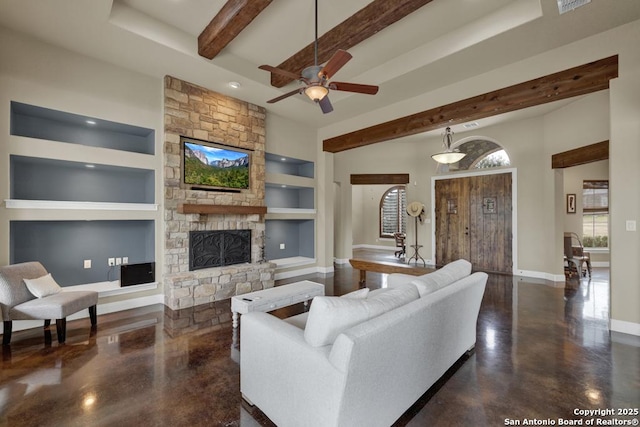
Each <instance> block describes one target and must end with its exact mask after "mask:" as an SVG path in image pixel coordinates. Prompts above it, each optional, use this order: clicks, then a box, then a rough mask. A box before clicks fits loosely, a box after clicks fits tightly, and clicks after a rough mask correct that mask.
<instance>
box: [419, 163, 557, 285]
mask: <svg viewBox="0 0 640 427" xmlns="http://www.w3.org/2000/svg"><path fill="white" fill-rule="evenodd" d="M503 173H510V174H511V261H512V263H513V267H512V274H513V275H514V276H517V275H519V274H518V271H519V269H518V169H516V168H504V169H503V168H493V169H479V170H477V171H465V172H461V173H450V174H447V175H435V176H432V177H431V218H432V219H433V220H432V221H431V223H432V224H433V226H432V227H431V232H432V233H433V234H432V236H431V254H432V255H433V261H434V262H435V261H436V226H435V217H436V181H437V180H441V179H455V178H468V177H470V176H481V175H497V174H503ZM563 280H564V279H563Z"/></svg>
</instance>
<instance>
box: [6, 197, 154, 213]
mask: <svg viewBox="0 0 640 427" xmlns="http://www.w3.org/2000/svg"><path fill="white" fill-rule="evenodd" d="M4 203H5V206H6V207H7V209H66V210H102V211H157V210H158V205H157V204H152V203H109V202H66V201H60V200H18V199H5V201H4Z"/></svg>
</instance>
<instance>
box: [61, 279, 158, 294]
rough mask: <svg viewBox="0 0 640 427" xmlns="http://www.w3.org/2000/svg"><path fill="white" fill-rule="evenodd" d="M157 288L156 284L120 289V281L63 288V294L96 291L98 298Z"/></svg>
mask: <svg viewBox="0 0 640 427" xmlns="http://www.w3.org/2000/svg"><path fill="white" fill-rule="evenodd" d="M157 288H158V282H151V283H143V284H141V285H131V286H124V287H120V281H119V280H114V281H112V282H97V283H88V284H86V285H74V286H64V287H63V288H62V291H63V292H70V291H97V292H98V296H100V297H108V296H112V295H122V294H132V293H135V292H142V291H148V290H152V289H157Z"/></svg>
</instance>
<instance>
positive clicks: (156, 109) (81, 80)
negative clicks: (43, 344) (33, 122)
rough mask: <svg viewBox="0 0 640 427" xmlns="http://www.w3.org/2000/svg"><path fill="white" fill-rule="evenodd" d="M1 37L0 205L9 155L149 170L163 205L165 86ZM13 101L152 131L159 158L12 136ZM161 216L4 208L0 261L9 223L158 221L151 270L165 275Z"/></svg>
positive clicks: (0, 211) (7, 34) (6, 34)
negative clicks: (151, 171) (163, 90)
mask: <svg viewBox="0 0 640 427" xmlns="http://www.w3.org/2000/svg"><path fill="white" fill-rule="evenodd" d="M0 39H2V43H0V57H1V58H2V60H1V61H0V135H4V137H3V140H2V141H1V143H0V200H4V199H8V198H9V195H10V182H9V153H18V154H24V155H32V156H44V157H54V158H59V159H70V160H76V161H90V162H93V163H106V164H114V165H121V166H131V167H142V168H147V169H154V170H155V171H156V178H155V179H156V181H155V183H156V185H155V187H156V188H155V200H156V203H160V202H159V201H160V200H162V194H163V185H162V182H163V177H162V154H161V153H162V142H161V141H162V125H163V123H162V81H161V80H160V79H157V78H153V77H149V76H145V75H142V74H139V73H136V72H131V71H128V70H125V69H123V68H120V67H117V66H114V65H111V64H108V63H105V62H101V61H98V60H95V59H92V58H88V57H86V56H82V55H78V54H76V53H73V52H70V51H67V50H64V49H61V48H58V47H55V46H51V45H48V44H45V43H42V42H39V41H35V40H31V39H27V38H25V37H23V36H22V35H19V34H17V33H14V32H11V31H9V30H6V29H0ZM11 101H18V102H22V103H26V104H31V105H36V106H40V107H45V108H51V109H55V110H60V111H65V112H71V113H76V114H81V115H86V116H91V117H96V118H100V119H105V120H110V121H114V122H119V123H126V124H131V125H136V126H142V127H145V128H150V129H155V130H156V133H155V151H156V153H159V154H158V155H156V156H153V157H149V156H147V158H143V157H144V156H140V155H128V154H127V153H126V152H122V151H117V150H107V149H98V150H87V149H86V148H85V147H83V146H79V145H77V144H70V143H55V142H54V143H51V142H48V141H44V140H36V139H31V138H22V137H15V136H9V135H10V131H9V125H10V121H9V116H10V102H11ZM25 150H26V151H25ZM160 212H161V210H159V211H158V212H153V213H151V214H149V213H137V212H105V211H65V210H56V211H33V210H23V209H6V208H5V207H4V203H2V207H0V264H3V265H4V264H8V262H9V221H11V220H40V219H44V220H50V219H51V220H54V219H55V220H71V219H80V220H102V219H153V220H155V223H156V227H155V244H156V254H155V259H156V263H157V265H156V270H157V271H162V252H161V251H160V248H162V247H163V241H162V239H163V234H164V233H163V224H162V215H161V213H160ZM63 245H64V242H62V246H61V249H62V248H63ZM78 262H81V260H79V261H78ZM97 263H98V260H94V268H98V265H96V264H97ZM105 263H106V261H105ZM161 292H162V287H161V286H160V287H159V288H158V289H157V290H155V291H149V292H146V293H142V294H135V296H136V297H141V296H147V295H153V294H159V293H161ZM129 298H130V296H117V297H108V298H106V299H101V304H102V303H104V302H114V301H118V300H121V299H129Z"/></svg>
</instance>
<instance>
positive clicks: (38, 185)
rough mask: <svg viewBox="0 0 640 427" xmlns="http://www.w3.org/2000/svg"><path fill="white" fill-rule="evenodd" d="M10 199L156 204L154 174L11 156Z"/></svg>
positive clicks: (129, 169)
mask: <svg viewBox="0 0 640 427" xmlns="http://www.w3.org/2000/svg"><path fill="white" fill-rule="evenodd" d="M10 168H11V198H12V199H18V200H58V201H73V202H111V203H154V198H155V197H154V171H153V170H148V169H138V168H129V167H126V168H125V167H119V166H112V165H100V164H87V163H82V162H71V161H65V160H54V159H43V158H37V157H26V156H17V155H11V156H10Z"/></svg>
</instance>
